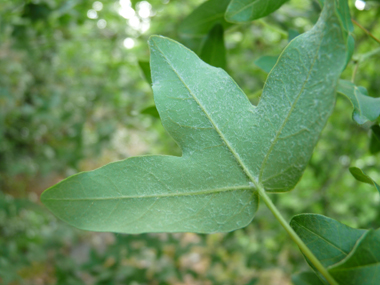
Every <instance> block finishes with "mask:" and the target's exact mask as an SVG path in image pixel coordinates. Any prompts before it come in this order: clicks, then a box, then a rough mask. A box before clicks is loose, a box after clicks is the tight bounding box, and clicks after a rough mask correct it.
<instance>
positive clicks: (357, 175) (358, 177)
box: [349, 167, 380, 192]
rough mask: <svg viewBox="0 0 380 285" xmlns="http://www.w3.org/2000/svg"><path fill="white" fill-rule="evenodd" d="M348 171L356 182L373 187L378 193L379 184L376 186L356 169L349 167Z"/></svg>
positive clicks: (361, 171) (379, 189) (369, 178)
mask: <svg viewBox="0 0 380 285" xmlns="http://www.w3.org/2000/svg"><path fill="white" fill-rule="evenodd" d="M349 170H350V172H351V174H352V176H354V177H355V179H356V180H358V181H360V182H364V183H367V184H370V185H372V186H375V188H376V189H377V190H378V191H379V192H380V186H379V184H377V183H376V182H375V181H374V180H373V179H372V178H371V177H369V176H368V175H367V174H365V173H364V172H363V170H361V169H360V168H358V167H350V168H349Z"/></svg>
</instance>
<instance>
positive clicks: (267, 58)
mask: <svg viewBox="0 0 380 285" xmlns="http://www.w3.org/2000/svg"><path fill="white" fill-rule="evenodd" d="M277 60H278V56H271V55H264V56H262V57H259V58H258V59H256V60H255V61H254V62H253V63H254V64H256V65H257V66H258V67H260V68H261V69H262V70H263V71H265V72H266V73H269V72H270V71H271V70H272V68H273V66H275V64H276V62H277Z"/></svg>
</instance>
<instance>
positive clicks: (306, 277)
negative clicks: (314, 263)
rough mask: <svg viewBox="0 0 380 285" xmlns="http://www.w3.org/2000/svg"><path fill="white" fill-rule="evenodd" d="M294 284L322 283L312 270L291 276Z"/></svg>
mask: <svg viewBox="0 0 380 285" xmlns="http://www.w3.org/2000/svg"><path fill="white" fill-rule="evenodd" d="M292 282H293V284H294V285H324V284H325V283H323V282H322V281H321V279H319V278H318V276H317V275H316V274H315V273H314V272H301V273H299V274H296V275H293V276H292Z"/></svg>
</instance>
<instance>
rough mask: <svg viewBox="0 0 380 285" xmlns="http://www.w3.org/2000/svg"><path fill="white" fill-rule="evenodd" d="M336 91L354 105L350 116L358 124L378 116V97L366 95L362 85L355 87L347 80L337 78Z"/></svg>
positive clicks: (379, 113) (379, 104) (379, 114)
mask: <svg viewBox="0 0 380 285" xmlns="http://www.w3.org/2000/svg"><path fill="white" fill-rule="evenodd" d="M336 91H337V92H338V93H340V94H342V95H344V96H345V97H347V99H348V100H350V102H351V104H352V106H353V107H354V112H353V114H352V118H353V120H354V121H355V122H357V123H358V124H364V123H365V122H367V121H374V120H376V119H377V118H378V117H379V116H380V98H372V97H369V96H367V94H366V93H367V91H366V90H365V88H364V87H357V86H355V84H353V83H351V82H350V81H347V80H339V84H338V87H337V90H336Z"/></svg>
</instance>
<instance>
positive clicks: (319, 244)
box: [290, 214, 366, 267]
mask: <svg viewBox="0 0 380 285" xmlns="http://www.w3.org/2000/svg"><path fill="white" fill-rule="evenodd" d="M290 226H291V227H292V228H293V229H294V231H295V232H296V233H297V234H298V236H299V237H300V238H301V239H302V240H303V241H304V242H305V244H306V245H307V247H308V248H309V249H310V250H311V251H312V252H313V253H314V255H315V256H316V257H317V258H318V259H319V261H320V262H321V263H322V264H323V266H325V267H328V266H330V265H333V264H335V263H337V262H339V261H341V260H343V259H344V258H345V257H346V256H347V255H348V254H349V253H350V251H351V250H352V249H353V248H354V246H355V243H356V241H357V240H358V239H359V238H360V237H361V236H362V235H363V234H364V233H365V232H366V230H358V229H354V228H350V227H348V226H346V225H344V224H341V223H339V222H338V221H335V220H334V219H331V218H328V217H325V216H322V215H317V214H300V215H296V216H294V217H293V218H292V220H291V221H290Z"/></svg>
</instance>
